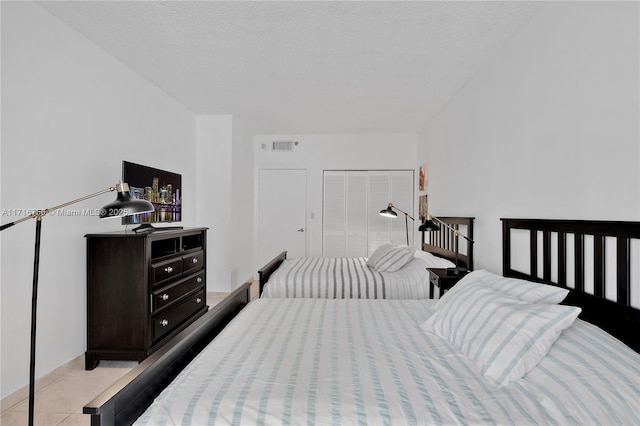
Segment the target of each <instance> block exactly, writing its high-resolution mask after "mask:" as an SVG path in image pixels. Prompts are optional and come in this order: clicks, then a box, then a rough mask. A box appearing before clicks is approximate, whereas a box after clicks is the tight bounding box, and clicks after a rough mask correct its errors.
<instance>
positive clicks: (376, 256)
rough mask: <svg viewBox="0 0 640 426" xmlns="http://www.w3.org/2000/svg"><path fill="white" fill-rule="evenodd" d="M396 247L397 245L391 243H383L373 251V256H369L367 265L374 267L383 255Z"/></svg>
mask: <svg viewBox="0 0 640 426" xmlns="http://www.w3.org/2000/svg"><path fill="white" fill-rule="evenodd" d="M395 247H397V246H396V245H395V244H391V243H384V244H382V245H381V246H379V247H378V248H377V249H375V250H374V251H373V253H371V256H369V258H368V259H367V265H369V266H371V267H372V268H373V267H374V265H375V264H376V262H378V260H380V258H381V257H382V256H384V255H385V254H387V253H388V252H389V251H390V250H392V249H394V248H395Z"/></svg>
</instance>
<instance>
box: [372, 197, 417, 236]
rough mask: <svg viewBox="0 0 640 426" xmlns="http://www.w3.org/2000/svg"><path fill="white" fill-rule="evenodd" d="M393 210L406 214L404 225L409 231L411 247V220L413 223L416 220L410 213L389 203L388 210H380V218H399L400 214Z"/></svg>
mask: <svg viewBox="0 0 640 426" xmlns="http://www.w3.org/2000/svg"><path fill="white" fill-rule="evenodd" d="M393 209H396V210H398V211H399V212H400V213H403V214H404V225H405V228H406V230H407V245H409V219H411V220H412V221H414V222H415V221H416V220H415V219H414V218H412V217H411V215H409V213H407V212H405V211H403V210H400V209H399V208H398V207H397V206H394V205H393V203H389V205H388V206H387V208H386V209H383V210H380V216H384V217H391V218H396V217H398V213H396V212H395V211H394V210H393Z"/></svg>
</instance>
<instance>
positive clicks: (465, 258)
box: [258, 217, 474, 299]
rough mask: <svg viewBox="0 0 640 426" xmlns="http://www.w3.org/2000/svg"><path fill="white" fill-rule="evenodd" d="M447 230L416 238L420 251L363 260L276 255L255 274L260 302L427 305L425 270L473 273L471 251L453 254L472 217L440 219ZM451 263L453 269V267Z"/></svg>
mask: <svg viewBox="0 0 640 426" xmlns="http://www.w3.org/2000/svg"><path fill="white" fill-rule="evenodd" d="M440 220H442V221H443V222H444V223H447V224H448V225H450V226H451V229H449V228H445V227H442V228H441V229H440V230H439V231H435V232H429V233H424V232H423V233H422V244H421V250H417V251H415V255H414V250H415V249H413V248H411V247H406V246H394V245H393V244H388V243H387V244H382V245H381V246H380V247H378V248H377V249H376V250H375V251H374V252H373V253H372V255H371V257H369V258H364V257H356V258H314V257H308V258H294V259H287V252H282V253H280V254H279V255H278V256H276V257H275V258H274V259H273V260H271V261H270V262H269V263H267V264H266V265H265V266H264V267H262V268H261V269H260V270H259V271H258V275H259V282H260V295H261V297H271V298H273V297H276V298H283V297H285V298H289V297H302V298H308V297H311V298H329V299H344V298H357V299H362V298H364V299H370V298H371V299H427V298H430V294H431V293H433V290H432V289H431V284H430V282H429V274H428V272H427V271H426V269H427V268H453V267H455V266H456V265H458V266H460V267H461V268H465V269H468V270H471V269H473V246H472V245H468V246H467V245H465V246H464V247H462V248H461V250H460V251H461V252H462V253H457V252H456V251H455V250H454V241H455V237H454V232H455V231H456V230H460V231H461V232H463V233H464V235H466V236H468V237H469V238H470V239H473V221H474V218H472V217H443V218H440ZM454 262H455V263H454Z"/></svg>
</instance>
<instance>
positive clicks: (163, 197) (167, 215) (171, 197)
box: [122, 161, 182, 226]
mask: <svg viewBox="0 0 640 426" xmlns="http://www.w3.org/2000/svg"><path fill="white" fill-rule="evenodd" d="M122 181H123V182H125V183H127V184H129V191H130V192H131V196H132V197H133V198H140V199H144V200H147V201H149V202H151V204H153V206H154V207H155V211H153V212H150V213H142V214H136V215H133V216H126V217H123V218H122V224H123V225H135V224H140V225H145V226H146V225H150V224H152V223H161V222H179V221H181V220H182V175H180V174H178V173H172V172H168V171H165V170H160V169H155V168H153V167H149V166H143V165H141V164H135V163H131V162H129V161H123V162H122Z"/></svg>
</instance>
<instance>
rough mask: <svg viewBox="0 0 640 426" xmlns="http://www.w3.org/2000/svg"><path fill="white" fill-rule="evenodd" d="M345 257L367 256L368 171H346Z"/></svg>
mask: <svg viewBox="0 0 640 426" xmlns="http://www.w3.org/2000/svg"><path fill="white" fill-rule="evenodd" d="M345 201H346V204H347V206H346V212H347V217H346V227H345V228H346V233H345V234H346V235H345V254H344V256H345V257H367V256H368V254H367V172H362V171H356V172H352V171H349V172H347V173H346V200H345Z"/></svg>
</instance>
